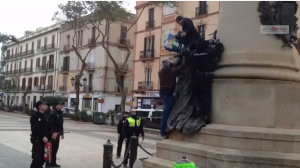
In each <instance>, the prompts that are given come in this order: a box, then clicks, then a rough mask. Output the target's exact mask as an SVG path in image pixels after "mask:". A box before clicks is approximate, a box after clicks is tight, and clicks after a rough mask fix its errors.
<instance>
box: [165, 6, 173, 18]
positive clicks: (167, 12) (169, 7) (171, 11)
mask: <svg viewBox="0 0 300 168" xmlns="http://www.w3.org/2000/svg"><path fill="white" fill-rule="evenodd" d="M173 13H174V9H173V8H172V7H171V6H170V5H166V6H165V7H164V15H165V16H166V15H171V14H173Z"/></svg>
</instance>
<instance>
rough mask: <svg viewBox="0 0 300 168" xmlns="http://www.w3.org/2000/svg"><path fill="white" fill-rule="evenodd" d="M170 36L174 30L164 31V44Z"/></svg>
mask: <svg viewBox="0 0 300 168" xmlns="http://www.w3.org/2000/svg"><path fill="white" fill-rule="evenodd" d="M169 34H173V29H169V30H165V31H164V38H163V43H164V42H165V41H166V40H167V39H168V36H169Z"/></svg>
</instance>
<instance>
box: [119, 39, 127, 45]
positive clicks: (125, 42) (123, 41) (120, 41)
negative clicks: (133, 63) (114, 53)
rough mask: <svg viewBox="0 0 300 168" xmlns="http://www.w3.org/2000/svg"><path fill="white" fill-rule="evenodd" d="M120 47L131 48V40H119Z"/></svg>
mask: <svg viewBox="0 0 300 168" xmlns="http://www.w3.org/2000/svg"><path fill="white" fill-rule="evenodd" d="M118 42H119V45H124V46H125V45H126V46H130V40H129V39H126V38H118Z"/></svg>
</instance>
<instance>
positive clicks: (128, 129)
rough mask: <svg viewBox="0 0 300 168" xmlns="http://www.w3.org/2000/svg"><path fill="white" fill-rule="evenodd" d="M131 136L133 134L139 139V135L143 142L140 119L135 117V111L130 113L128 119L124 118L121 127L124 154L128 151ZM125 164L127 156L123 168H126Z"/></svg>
mask: <svg viewBox="0 0 300 168" xmlns="http://www.w3.org/2000/svg"><path fill="white" fill-rule="evenodd" d="M133 134H135V136H137V137H139V136H140V135H141V136H142V137H143V140H144V138H145V134H144V128H143V123H142V119H141V118H140V117H138V116H137V115H136V111H131V112H130V117H128V118H126V120H125V122H124V125H123V136H124V138H125V141H126V151H125V154H126V153H127V150H128V145H129V143H130V137H131V136H133ZM125 157H126V156H125ZM127 163H128V155H127V157H126V158H125V161H124V165H123V167H125V168H126V167H127Z"/></svg>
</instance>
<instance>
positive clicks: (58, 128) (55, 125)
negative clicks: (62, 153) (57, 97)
mask: <svg viewBox="0 0 300 168" xmlns="http://www.w3.org/2000/svg"><path fill="white" fill-rule="evenodd" d="M63 105H64V102H58V103H57V104H56V106H55V107H54V108H53V111H52V112H51V113H50V121H51V122H50V123H51V129H52V131H53V135H52V141H51V142H52V159H51V163H50V164H49V166H51V167H61V166H60V165H58V164H57V163H56V159H57V152H58V148H59V143H60V139H64V127H63V124H64V118H63V116H62V109H63Z"/></svg>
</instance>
